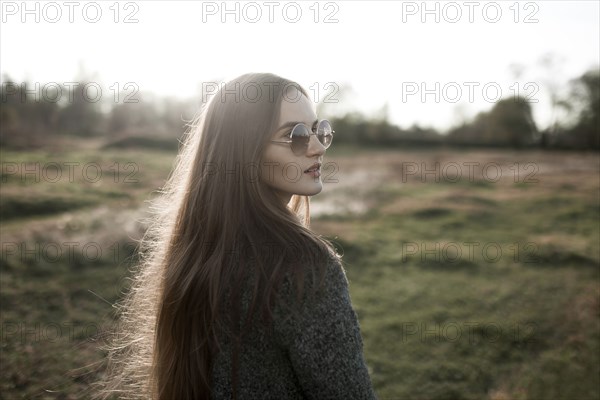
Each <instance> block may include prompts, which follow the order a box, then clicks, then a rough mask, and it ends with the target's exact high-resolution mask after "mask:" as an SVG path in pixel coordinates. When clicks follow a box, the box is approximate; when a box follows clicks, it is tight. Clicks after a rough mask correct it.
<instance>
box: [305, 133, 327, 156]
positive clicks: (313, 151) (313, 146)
mask: <svg viewBox="0 0 600 400" xmlns="http://www.w3.org/2000/svg"><path fill="white" fill-rule="evenodd" d="M325 151H326V149H325V146H323V144H322V143H321V142H320V141H319V139H317V135H311V136H310V140H309V141H308V149H307V150H306V155H307V156H309V157H310V156H314V155H322V154H325Z"/></svg>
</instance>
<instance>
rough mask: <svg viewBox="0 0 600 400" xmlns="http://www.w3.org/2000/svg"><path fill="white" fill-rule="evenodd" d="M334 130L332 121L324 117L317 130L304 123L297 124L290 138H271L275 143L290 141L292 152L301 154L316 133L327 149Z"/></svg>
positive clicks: (304, 151)
mask: <svg viewBox="0 0 600 400" xmlns="http://www.w3.org/2000/svg"><path fill="white" fill-rule="evenodd" d="M334 133H335V131H334V130H332V129H331V123H330V122H329V121H328V120H326V119H324V120H322V121H321V122H319V124H318V125H317V129H316V132H311V129H310V128H309V127H308V126H306V125H305V124H303V123H299V124H296V125H295V126H294V128H293V129H292V131H291V132H290V136H289V137H290V139H289V140H271V142H273V143H289V144H290V147H291V149H292V152H293V153H294V154H295V155H297V156H301V155H303V154H305V153H306V150H307V149H308V142H309V141H310V137H311V136H312V135H316V136H317V139H318V140H319V142H320V143H321V144H322V145H323V147H325V148H326V149H327V148H328V147H329V146H331V141H332V140H333V134H334Z"/></svg>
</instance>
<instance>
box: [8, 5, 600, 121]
mask: <svg viewBox="0 0 600 400" xmlns="http://www.w3.org/2000/svg"><path fill="white" fill-rule="evenodd" d="M599 4H600V2H599V1H598V0H591V1H557V0H551V1H518V2H517V1H511V0H509V1H496V2H493V1H456V2H453V1H426V2H423V1H414V2H413V1H368V2H367V1H318V2H317V1H296V2H290V1H256V2H248V1H243V2H239V1H227V2H222V1H216V2H211V1H169V2H166V1H129V2H128V1H120V2H116V1H96V2H89V1H71V2H70V1H56V2H47V1H44V2H39V1H27V2H25V3H23V2H22V1H0V12H1V16H0V17H1V22H0V23H1V25H0V72H1V74H2V75H3V76H4V74H8V75H9V76H10V77H11V78H12V79H13V80H16V81H18V82H21V81H23V80H26V81H28V82H32V83H36V82H38V83H39V85H40V86H39V89H37V90H38V93H39V94H41V95H43V88H44V85H45V84H47V83H49V82H56V83H65V82H76V81H78V80H81V79H82V77H83V76H85V77H87V78H88V80H89V79H90V78H91V80H92V81H94V82H98V84H99V85H102V87H103V88H104V89H103V91H102V96H105V97H106V98H108V99H110V100H111V101H113V102H123V101H124V97H123V96H119V97H118V98H114V94H115V93H116V88H119V89H121V90H122V89H127V90H126V92H127V93H129V94H131V95H132V96H133V95H135V96H137V93H136V91H139V92H138V93H152V94H154V95H157V96H172V97H179V98H198V99H200V98H201V97H202V90H203V88H204V90H205V91H206V90H208V89H210V88H211V87H214V84H217V83H218V82H220V81H221V80H223V79H231V78H234V77H236V76H238V75H241V74H243V73H246V72H273V73H275V74H278V75H281V76H283V77H286V78H288V79H292V80H295V81H297V82H299V83H300V84H302V85H303V86H304V87H305V88H307V90H308V91H309V94H310V96H311V97H312V99H311V100H313V101H314V102H315V104H316V103H323V105H322V108H321V114H326V115H325V116H323V115H319V117H327V116H332V115H339V114H343V113H345V112H348V111H359V112H362V113H364V114H367V115H382V113H383V112H384V111H383V110H384V109H385V110H387V111H386V114H387V116H388V118H389V120H390V121H391V122H392V123H395V124H398V125H400V126H402V127H408V126H410V125H413V124H418V125H421V126H423V127H433V128H435V129H438V130H442V131H443V130H446V129H448V128H449V127H451V126H453V125H456V124H458V123H461V122H463V121H466V120H468V119H470V118H472V117H473V116H474V115H476V114H477V113H478V112H480V111H486V110H489V109H491V108H492V107H493V105H494V104H495V103H496V102H498V101H499V100H500V99H503V98H510V97H514V96H515V95H517V94H519V95H522V96H525V97H526V98H528V99H529V100H530V101H531V102H532V107H533V112H534V118H535V119H536V122H537V123H538V125H539V126H540V127H541V128H543V127H545V126H547V125H548V124H549V123H551V121H552V113H551V106H550V102H549V98H550V92H551V90H550V88H552V87H557V88H558V89H557V90H559V91H564V90H566V88H567V83H568V81H569V80H570V79H572V78H576V77H578V76H580V75H581V74H583V73H584V72H585V71H587V70H589V69H591V68H596V69H597V68H598V65H599V64H600V54H599V53H600V43H599V41H600V39H599V38H600V31H599V25H600V7H599ZM544 58H545V59H546V60H550V61H547V62H545V63H544V62H543V61H542V60H543V59H544ZM3 84H4V80H3ZM211 84H212V85H213V86H211ZM34 90H36V89H35V88H34Z"/></svg>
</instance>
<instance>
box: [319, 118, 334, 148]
mask: <svg viewBox="0 0 600 400" xmlns="http://www.w3.org/2000/svg"><path fill="white" fill-rule="evenodd" d="M332 131H333V130H332V129H331V124H330V123H329V121H327V120H323V121H321V123H320V124H319V128H318V130H317V138H319V141H320V142H321V144H323V146H324V147H325V148H328V147H329V146H330V145H331V140H332V139H333V135H332Z"/></svg>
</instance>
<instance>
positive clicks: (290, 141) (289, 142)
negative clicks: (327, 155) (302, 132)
mask: <svg viewBox="0 0 600 400" xmlns="http://www.w3.org/2000/svg"><path fill="white" fill-rule="evenodd" d="M323 122H327V123H328V124H329V126H330V127H331V122H330V121H329V120H327V119H322V120H320V121H319V122H318V123H317V128H316V130H317V131H318V130H319V127H320V126H321V124H322V123H323ZM298 125H304V127H305V128H306V129H307V130H308V131H309V132H310V133H309V134H308V140H309V142H310V137H311V136H313V135H315V136H317V135H318V133H317V132H315V131H313V130H312V129H311V128H309V127H308V126H307V125H306V124H305V123H303V122H300V123H298V124H296V125H294V127H293V128H292V130H291V131H290V135H289V138H290V139H289V140H271V143H281V144H284V143H287V144H289V145H290V150H292V153H294V154H295V155H297V156H298V155H301V154H296V152H294V150H293V149H292V143H293V142H294V140H293V139H292V137H293V135H292V134H293V133H294V129H296V127H297V126H298ZM334 133H335V131H334V130H333V129H331V133H330V134H329V135H330V136H331V141H330V142H329V144H328V145H327V147H325V145H324V144H323V143H321V141H320V140H319V143H321V146H323V147H325V149H328V148H329V147H330V146H331V143H332V142H333V134H334ZM317 139H318V138H317ZM306 148H308V146H307V147H306ZM304 152H306V149H305V150H304Z"/></svg>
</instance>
